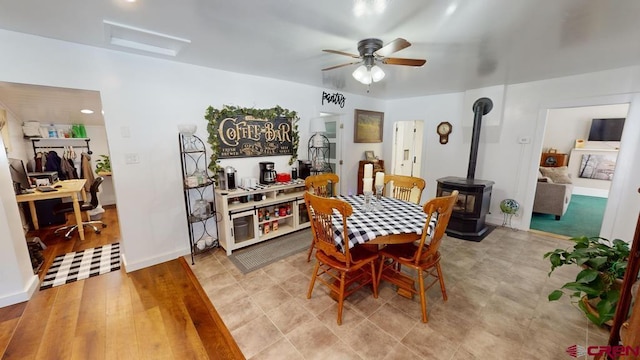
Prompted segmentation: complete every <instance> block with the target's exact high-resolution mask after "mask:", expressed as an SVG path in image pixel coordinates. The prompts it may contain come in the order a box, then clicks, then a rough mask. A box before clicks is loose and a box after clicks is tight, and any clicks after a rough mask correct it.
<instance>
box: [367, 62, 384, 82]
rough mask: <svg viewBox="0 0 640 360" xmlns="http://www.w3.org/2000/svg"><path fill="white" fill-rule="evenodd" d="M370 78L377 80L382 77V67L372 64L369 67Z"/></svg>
mask: <svg viewBox="0 0 640 360" xmlns="http://www.w3.org/2000/svg"><path fill="white" fill-rule="evenodd" d="M370 72H371V80H373V82H378V81H380V80H382V79H384V75H385V74H384V71H382V68H381V67H380V66H378V65H373V66H372V67H371V70H370Z"/></svg>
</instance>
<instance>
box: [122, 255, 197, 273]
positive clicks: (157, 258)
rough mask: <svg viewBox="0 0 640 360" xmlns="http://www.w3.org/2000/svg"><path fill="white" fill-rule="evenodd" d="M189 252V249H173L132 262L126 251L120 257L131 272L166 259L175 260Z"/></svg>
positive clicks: (125, 267) (127, 270)
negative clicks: (129, 260)
mask: <svg viewBox="0 0 640 360" xmlns="http://www.w3.org/2000/svg"><path fill="white" fill-rule="evenodd" d="M187 254H189V249H187V250H178V251H172V252H169V253H164V254H161V255H159V256H155V257H152V258H147V259H143V260H140V261H136V262H131V263H129V262H127V258H126V256H125V254H124V253H121V255H120V258H121V259H122V265H123V266H124V269H125V271H126V272H128V273H129V272H132V271H136V270H140V269H144V268H146V267H149V266H153V265H157V264H161V263H163V262H166V261H170V260H174V259H177V258H179V257H182V256H185V255H187Z"/></svg>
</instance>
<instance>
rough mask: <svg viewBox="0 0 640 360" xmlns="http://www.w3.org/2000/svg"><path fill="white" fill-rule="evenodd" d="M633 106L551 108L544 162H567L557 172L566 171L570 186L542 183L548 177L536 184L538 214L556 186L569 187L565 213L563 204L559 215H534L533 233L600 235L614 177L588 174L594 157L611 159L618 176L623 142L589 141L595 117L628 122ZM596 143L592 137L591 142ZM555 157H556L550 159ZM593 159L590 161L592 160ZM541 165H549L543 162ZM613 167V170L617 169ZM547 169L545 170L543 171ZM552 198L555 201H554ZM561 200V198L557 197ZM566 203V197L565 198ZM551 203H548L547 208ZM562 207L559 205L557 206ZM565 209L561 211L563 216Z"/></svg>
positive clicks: (544, 148) (543, 147)
mask: <svg viewBox="0 0 640 360" xmlns="http://www.w3.org/2000/svg"><path fill="white" fill-rule="evenodd" d="M628 112H629V104H628V103H619V104H608V105H594V106H580V107H564V108H552V109H548V110H547V116H546V121H545V123H546V126H545V130H544V136H543V146H542V153H543V156H542V157H543V158H544V157H545V154H546V155H547V156H551V157H556V155H553V153H556V154H558V155H557V158H558V159H563V158H567V159H568V161H566V162H565V163H562V164H557V165H563V166H557V167H555V168H553V169H554V172H556V169H557V171H566V173H567V174H568V176H569V179H570V181H569V182H570V184H568V185H563V184H548V183H546V184H545V183H541V182H540V181H542V182H544V181H545V180H548V179H546V178H545V176H544V174H543V175H539V177H540V176H542V178H541V179H539V180H538V182H537V185H536V190H535V191H536V194H535V201H534V211H535V210H539V209H540V207H541V206H540V202H541V199H542V198H543V195H545V192H546V191H550V190H556V189H550V188H551V187H557V188H559V187H562V186H567V187H570V191H568V192H567V194H566V195H565V204H566V205H567V206H565V209H564V210H563V209H562V206H561V205H562V204H560V209H559V210H554V211H556V213H555V214H548V213H546V208H547V207H546V206H543V207H544V208H545V212H544V213H543V212H534V213H532V214H531V222H530V229H532V230H537V231H543V232H546V233H550V234H554V235H558V236H560V237H574V236H583V235H584V236H600V234H601V227H602V222H603V218H604V213H605V208H606V205H607V199H608V196H609V189H610V186H611V182H612V177H609V178H601V177H600V178H598V177H589V176H585V175H586V173H585V171H584V170H585V167H586V168H587V169H589V167H590V166H591V163H592V160H593V158H594V157H598V158H600V157H601V158H602V159H603V160H606V162H607V164H608V165H607V166H608V167H609V168H608V169H607V171H608V172H610V173H613V175H614V176H615V169H613V168H612V167H615V162H616V158H617V153H618V149H619V148H620V146H621V142H620V141H589V134H590V128H591V123H592V119H615V118H626V117H627V114H628ZM592 140H593V139H592ZM549 153H551V154H552V155H549ZM589 159H591V160H589ZM540 161H541V163H540V166H544V165H545V164H543V163H542V159H541V160H540ZM612 169H613V170H612ZM543 170H546V168H543ZM549 200H553V199H550V198H549ZM556 200H557V199H556ZM560 200H562V199H560ZM548 205H549V204H548ZM556 207H557V206H556ZM557 211H561V212H562V213H558V212H557ZM558 219H559V220H558Z"/></svg>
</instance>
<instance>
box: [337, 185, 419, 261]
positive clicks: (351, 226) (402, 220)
mask: <svg viewBox="0 0 640 360" xmlns="http://www.w3.org/2000/svg"><path fill="white" fill-rule="evenodd" d="M338 199H340V200H344V201H346V202H348V203H349V204H351V206H352V207H353V214H352V215H351V216H349V217H348V218H347V233H348V236H349V248H352V247H354V246H355V245H358V244H364V243H366V242H367V241H371V240H373V239H375V238H376V237H378V236H385V235H391V234H411V233H417V234H422V229H423V228H424V223H425V221H426V219H427V214H425V213H424V211H422V206H420V205H417V204H414V203H410V202H406V201H402V200H397V199H393V198H388V197H382V199H381V201H382V209H375V210H370V211H364V196H362V195H352V196H338ZM375 201H376V200H375V199H374V200H373V202H374V203H375ZM334 212H335V213H334V227H335V230H334V231H335V235H336V236H335V239H336V245H337V246H338V248H340V250H341V251H342V250H343V246H344V244H343V243H342V241H343V240H342V239H343V236H342V231H343V226H342V216H341V215H340V214H339V213H338V212H337V211H335V210H334ZM427 234H428V233H427Z"/></svg>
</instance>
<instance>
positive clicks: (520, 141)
mask: <svg viewBox="0 0 640 360" xmlns="http://www.w3.org/2000/svg"><path fill="white" fill-rule="evenodd" d="M530 143H531V136H520V137H518V144H530Z"/></svg>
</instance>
